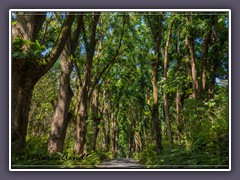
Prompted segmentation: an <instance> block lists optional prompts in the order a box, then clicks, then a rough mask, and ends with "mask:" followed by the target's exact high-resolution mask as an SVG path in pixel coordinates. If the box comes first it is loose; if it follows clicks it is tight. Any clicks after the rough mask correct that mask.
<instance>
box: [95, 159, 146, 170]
mask: <svg viewBox="0 0 240 180" xmlns="http://www.w3.org/2000/svg"><path fill="white" fill-rule="evenodd" d="M97 168H109V169H111V168H144V166H142V165H141V164H140V163H139V162H138V161H137V160H134V159H128V158H121V159H110V160H105V161H103V162H102V163H101V164H100V165H98V166H97Z"/></svg>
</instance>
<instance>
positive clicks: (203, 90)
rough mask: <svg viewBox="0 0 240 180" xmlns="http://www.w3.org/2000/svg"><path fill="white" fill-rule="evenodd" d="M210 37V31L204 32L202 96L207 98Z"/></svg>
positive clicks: (203, 98)
mask: <svg viewBox="0 0 240 180" xmlns="http://www.w3.org/2000/svg"><path fill="white" fill-rule="evenodd" d="M209 39H210V32H208V33H206V34H204V37H203V57H202V72H201V86H200V87H201V97H202V100H205V93H206V83H207V58H208V44H209Z"/></svg>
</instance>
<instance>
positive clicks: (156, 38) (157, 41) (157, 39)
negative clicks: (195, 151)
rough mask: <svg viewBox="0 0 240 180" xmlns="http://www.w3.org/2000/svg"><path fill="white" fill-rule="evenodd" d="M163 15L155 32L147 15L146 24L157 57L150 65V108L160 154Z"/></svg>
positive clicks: (160, 16)
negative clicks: (159, 78)
mask: <svg viewBox="0 0 240 180" xmlns="http://www.w3.org/2000/svg"><path fill="white" fill-rule="evenodd" d="M162 14H163V13H162V12H160V13H159V15H158V20H157V25H158V28H157V31H156V29H155V27H154V24H152V21H151V19H150V17H149V16H148V15H147V19H146V20H147V23H148V26H149V27H150V29H151V32H152V39H153V42H154V50H155V55H156V56H157V59H156V60H155V59H153V60H151V65H152V68H153V70H152V86H153V106H152V124H153V128H152V129H153V134H154V139H155V144H156V153H160V151H161V150H162V142H161V141H162V134H161V133H162V132H161V123H160V120H159V117H158V116H159V113H158V85H157V83H158V67H159V64H160V57H161V52H160V46H161V42H162V16H163V15H162Z"/></svg>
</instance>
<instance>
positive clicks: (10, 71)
mask: <svg viewBox="0 0 240 180" xmlns="http://www.w3.org/2000/svg"><path fill="white" fill-rule="evenodd" d="M21 11H25V12H27V11H31V12H33V11H36V12H48V11H54V12H57V11H58V12H70V11H74V12H92V11H95V12H151V11H152V12H158V11H164V12H166V11H176V12H228V13H229V19H228V27H229V30H228V32H229V33H228V47H229V49H228V56H229V60H228V65H229V72H228V74H229V78H228V88H229V94H228V97H229V102H228V103H229V112H228V113H229V169H98V168H95V169H67V168H66V169H12V167H11V164H12V162H11V159H12V157H11V122H12V121H11V102H12V100H11V94H12V90H11V82H12V61H11V60H12V53H11V51H12V38H11V34H12V31H11V29H12V21H11V19H12V12H21ZM9 91H10V92H9V171H231V10H230V9H10V10H9Z"/></svg>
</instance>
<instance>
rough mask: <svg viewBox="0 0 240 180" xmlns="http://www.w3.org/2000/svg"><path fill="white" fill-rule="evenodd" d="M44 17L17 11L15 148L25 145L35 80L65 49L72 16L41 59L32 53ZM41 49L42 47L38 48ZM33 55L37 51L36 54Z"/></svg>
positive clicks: (13, 120)
mask: <svg viewBox="0 0 240 180" xmlns="http://www.w3.org/2000/svg"><path fill="white" fill-rule="evenodd" d="M45 16H46V15H45V13H44V15H38V14H37V15H31V14H30V13H24V12H19V13H17V16H16V24H15V25H13V27H12V79H13V81H12V145H13V150H14V149H22V148H24V146H25V141H26V134H27V127H28V115H29V111H30V103H31V98H32V92H33V89H34V86H35V84H36V83H37V82H38V80H39V79H40V78H41V77H42V76H43V75H44V74H46V73H47V72H48V70H49V69H50V68H51V67H52V66H53V65H54V63H55V62H56V60H57V59H58V57H59V55H60V54H61V52H62V49H63V48H64V45H65V42H66V40H67V37H68V34H69V32H70V29H71V25H72V23H73V20H74V16H72V15H69V14H68V15H67V16H66V20H65V22H64V24H63V25H62V29H61V32H60V33H59V36H58V38H57V40H56V43H55V46H54V47H53V48H52V50H51V52H50V53H49V55H48V56H47V57H45V58H41V56H40V54H39V53H38V54H36V53H35V54H34V52H32V50H33V49H34V46H35V50H36V48H38V49H37V50H39V46H40V45H39V41H38V40H37V36H38V34H39V32H40V30H41V27H42V25H43V23H44V21H45ZM40 47H41V46H40ZM35 52H36V51H35Z"/></svg>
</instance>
